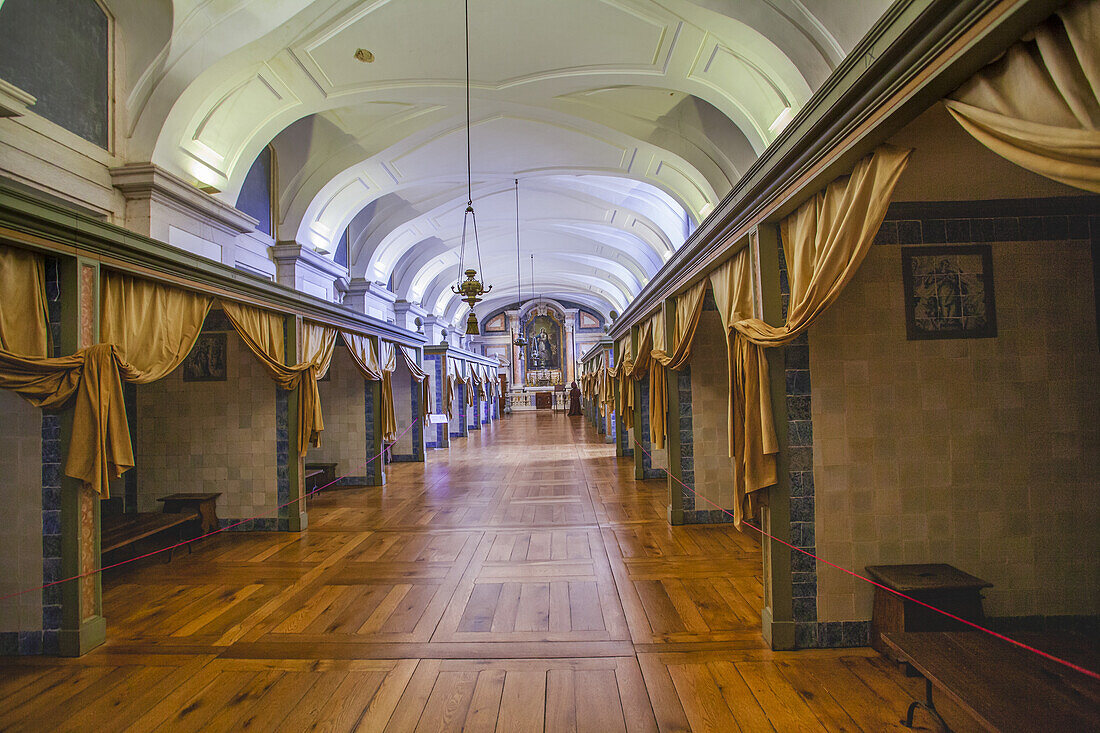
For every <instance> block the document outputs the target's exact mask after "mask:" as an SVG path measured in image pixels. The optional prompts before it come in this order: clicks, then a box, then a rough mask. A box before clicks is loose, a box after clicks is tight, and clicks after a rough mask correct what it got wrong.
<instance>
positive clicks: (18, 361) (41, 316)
mask: <svg viewBox="0 0 1100 733" xmlns="http://www.w3.org/2000/svg"><path fill="white" fill-rule="evenodd" d="M7 249H8V248H0V284H2V285H3V287H4V296H5V297H4V301H3V304H2V305H0V343H2V344H4V348H3V349H0V388H4V389H11V390H14V391H16V392H18V393H20V394H21V395H23V397H25V398H26V399H27V400H28V401H30V402H31V403H32V404H34V405H36V406H38V407H41V408H43V409H60V408H62V407H64V406H66V405H67V404H69V403H70V401H71V402H72V406H73V427H72V436H71V438H70V441H69V448H68V453H67V456H66V459H65V469H64V470H65V474H66V475H67V476H71V477H73V478H76V479H79V480H80V481H81V482H83V483H84V484H86V485H88V486H89V487H90V488H91V489H92V490H94V491H96V492H97V493H98V494H99V495H100V496H101V497H103V498H107V496H108V493H109V491H108V482H109V480H110V479H111V478H112V477H115V478H117V477H118V476H121V475H122V474H123V473H124V472H125V471H126V470H128V469H130V468H132V467H133V466H134V454H133V447H132V444H131V442H130V431H129V427H128V425H127V423H126V408H125V403H124V401H123V397H122V380H126V381H128V382H136V383H143V384H144V383H147V382H151V381H154V380H156V379H160V378H161V377H163V376H165V375H167V374H168V373H170V372H171V371H172V370H174V369H175V368H176V367H178V366H179V364H180V363H181V362H182V361H183V359H184V358H185V357H186V356H187V353H188V352H189V351H190V350H191V347H192V346H193V345H194V342H195V339H196V338H197V337H198V333H199V331H200V330H201V328H202V322H203V319H204V318H205V317H206V312H207V311H208V310H209V308H210V299H209V298H207V297H205V296H201V295H198V294H195V293H191V292H188V291H185V290H180V289H178V288H173V287H170V286H166V285H162V284H159V283H154V282H150V281H147V280H141V279H137V278H132V277H130V276H127V275H122V274H119V273H114V272H110V271H107V270H104V271H103V276H102V283H101V288H100V292H101V302H100V314H101V318H100V333H101V340H102V341H103V342H104V343H101V344H98V345H96V346H92V347H89V348H85V349H81V350H80V351H78V352H76V353H75V354H72V355H70V356H65V357H61V358H56V359H51V358H46V353H47V344H48V339H47V338H46V337H45V335H44V333H43V332H44V331H45V329H46V320H45V302H46V295H45V286H44V283H45V280H44V264H43V262H44V261H43V259H42V257H41V256H40V255H37V254H35V253H30V252H19V253H15V254H12V253H11V252H8V251H6V250H7ZM20 314H22V315H20ZM16 316H18V318H17V317H16ZM9 346H10V347H13V348H9ZM15 349H18V350H20V351H22V352H24V353H23V354H17V353H12V352H13V350H15ZM26 352H36V353H26ZM128 360H132V361H133V362H135V363H136V366H132V365H131V363H129V362H128Z"/></svg>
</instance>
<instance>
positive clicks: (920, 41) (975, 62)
mask: <svg viewBox="0 0 1100 733" xmlns="http://www.w3.org/2000/svg"><path fill="white" fill-rule="evenodd" d="M1060 5H1061V3H1060V2H1058V1H1057V0H905V1H903V2H896V3H894V5H892V6H891V7H890V9H889V10H887V12H886V14H885V15H883V17H882V18H880V19H879V21H878V22H877V23H876V24H875V25H874V26H873V27H872V28H871V30H870V31H869V32H868V33H867V34H866V35H865V36H864V38H863V39H862V40H861V41H860V43H859V44H858V45H857V46H856V47H855V48H854V49H853V50H852V52H851V53H850V54H849V55H848V56H847V57H845V59H844V61H843V62H842V63H841V64H840V65H839V66H838V67H837V68H836V69H835V70H834V71H833V73H832V74H831V75H830V76H829V78H828V79H826V80H825V82H824V83H823V84H822V85H821V87H820V88H819V89H818V90H817V91H816V92H814V94H813V96H812V97H811V98H810V100H809V101H808V102H807V103H806V105H805V106H804V107H803V108H802V109H801V110H800V111H799V113H798V114H797V115H796V116H795V118H794V120H792V121H791V123H790V124H789V125H788V126H787V128H786V129H785V130H784V131H783V132H782V133H781V134H780V135H779V137H778V138H776V140H775V141H774V142H773V143H772V144H771V145H769V146H768V148H767V149H766V150H765V151H764V152H763V153H762V154H761V156H760V157H759V158H758V159H757V160H756V162H755V163H754V164H753V165H752V167H750V168H749V170H748V171H747V172H746V173H745V175H744V176H742V178H741V179H740V180H738V182H737V183H736V184H735V185H734V187H733V190H731V191H730V193H729V194H728V195H727V196H726V197H725V198H724V199H723V200H722V202H721V203H720V204H719V205H718V206H717V207H716V208H715V210H714V212H712V213H711V215H710V216H708V217H707V218H706V219H705V220H704V221H703V222H702V223H701V224H700V225H699V227H698V228H697V229H696V230H695V232H693V233H692V235H691V236H690V237H689V238H688V240H687V241H686V242H685V243H684V245H683V246H682V247H681V248H680V249H679V250H677V251H676V253H675V254H673V256H672V257H671V258H670V259H669V261H668V262H666V263H665V264H664V266H663V267H662V268H661V269H660V270H659V271H658V272H657V274H656V275H655V276H654V277H653V278H652V279H651V280H650V281H649V283H647V284H646V286H645V287H644V288H642V290H641V292H639V293H638V295H637V296H636V297H635V298H634V299H633V300H632V301H631V302H630V304H629V305H628V306H627V307H626V309H625V310H624V311H623V313H622V315H621V316H619V318H618V319H616V321H615V323H614V324H613V325H612V328H611V330H610V335H611V336H612V337H613V338H619V337H621V336H622V335H623V334H624V333H627V332H628V331H629V329H630V328H631V327H632V326H633V325H635V324H636V323H638V322H639V321H642V320H644V319H645V318H646V317H648V316H649V315H651V314H652V313H653V311H655V310H656V309H657V308H659V307H660V305H661V303H662V301H663V300H664V299H665V298H668V297H671V296H673V295H676V294H677V293H679V292H682V291H683V290H684V289H686V288H687V287H689V286H690V285H691V284H692V283H694V282H697V281H698V280H699V278H700V277H702V276H703V275H705V274H706V273H707V272H708V271H709V270H711V269H713V268H714V267H715V266H716V265H718V264H719V263H720V262H722V261H723V260H724V259H726V258H727V257H728V256H729V255H731V254H733V253H734V252H735V251H736V250H737V249H739V248H740V247H742V246H744V238H745V237H746V236H747V235H748V234H749V232H750V231H751V230H752V228H753V227H755V226H757V225H758V224H760V223H761V222H764V221H773V220H777V219H778V218H780V217H782V216H784V215H786V214H787V213H789V212H790V211H791V210H793V209H794V207H795V206H796V205H797V204H798V203H800V202H801V201H802V200H803V199H804V198H805V197H806V196H807V195H808V194H809V193H812V192H813V191H816V190H817V189H819V188H820V187H822V186H823V185H825V184H826V183H828V182H829V181H830V180H832V179H833V178H836V177H837V176H840V175H843V173H845V172H846V171H847V170H848V169H850V168H851V166H852V165H853V164H854V163H855V161H856V160H858V159H859V158H860V157H861V156H863V155H866V154H867V153H868V152H870V151H871V150H872V149H873V148H874V147H875V145H878V144H879V143H881V142H882V141H883V140H885V139H886V138H888V137H889V136H890V135H891V134H892V133H893V132H894V131H895V130H897V129H899V128H901V127H902V126H903V125H904V124H906V123H907V122H908V121H909V120H911V119H913V118H914V117H916V116H917V114H919V113H920V112H921V111H923V110H925V109H927V108H928V106H929V105H931V104H933V103H935V102H936V101H937V100H939V99H940V98H942V97H943V96H944V95H946V94H949V93H950V92H951V91H952V90H953V89H955V88H956V87H957V86H958V85H959V84H961V83H962V82H963V81H965V80H966V79H967V78H969V77H970V76H972V75H973V74H974V72H976V71H977V70H978V69H980V68H981V67H982V66H983V65H985V64H986V63H988V62H989V60H990V59H992V58H993V57H995V56H996V55H997V54H998V53H1000V52H1002V51H1003V50H1004V49H1005V48H1007V47H1008V46H1009V45H1010V44H1011V43H1013V42H1014V41H1015V40H1017V39H1018V38H1019V37H1020V36H1021V35H1023V33H1024V32H1025V31H1027V30H1028V29H1029V28H1031V27H1033V26H1034V25H1035V24H1036V23H1038V22H1039V21H1041V20H1042V19H1043V18H1045V17H1046V16H1048V15H1049V14H1050V13H1051V12H1053V11H1054V10H1056V9H1057V8H1058V7H1059V6H1060Z"/></svg>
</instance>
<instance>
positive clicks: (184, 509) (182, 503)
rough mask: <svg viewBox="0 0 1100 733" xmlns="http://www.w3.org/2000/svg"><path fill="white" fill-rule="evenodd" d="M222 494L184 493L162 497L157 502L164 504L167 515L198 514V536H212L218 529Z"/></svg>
mask: <svg viewBox="0 0 1100 733" xmlns="http://www.w3.org/2000/svg"><path fill="white" fill-rule="evenodd" d="M221 495H222V494H221V492H220V491H219V492H217V493H209V494H200V493H184V494H169V495H168V496H162V497H160V498H158V499H157V501H159V502H161V503H162V504H164V506H163V507H162V508H161V509H162V511H163V512H164V513H165V514H198V515H199V531H198V534H210V533H211V532H213V531H214V530H216V529H217V528H218V497H219V496H221Z"/></svg>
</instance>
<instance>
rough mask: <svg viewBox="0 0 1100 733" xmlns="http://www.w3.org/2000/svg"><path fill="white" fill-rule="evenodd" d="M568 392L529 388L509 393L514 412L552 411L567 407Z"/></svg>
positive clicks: (555, 389)
mask: <svg viewBox="0 0 1100 733" xmlns="http://www.w3.org/2000/svg"><path fill="white" fill-rule="evenodd" d="M565 399H566V392H565V390H564V389H562V388H561V387H560V386H558V387H549V386H548V387H528V388H526V389H514V390H512V391H511V392H509V393H508V401H509V402H510V404H511V407H512V409H513V410H519V411H524V410H551V409H555V408H560V407H563V406H564V405H565Z"/></svg>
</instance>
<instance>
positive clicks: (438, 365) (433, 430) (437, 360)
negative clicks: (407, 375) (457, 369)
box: [424, 354, 447, 448]
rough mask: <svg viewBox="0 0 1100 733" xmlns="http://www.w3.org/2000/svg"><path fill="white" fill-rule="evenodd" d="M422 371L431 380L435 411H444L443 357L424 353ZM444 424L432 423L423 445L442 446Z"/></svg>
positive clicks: (428, 446) (430, 446)
mask: <svg viewBox="0 0 1100 733" xmlns="http://www.w3.org/2000/svg"><path fill="white" fill-rule="evenodd" d="M424 362H425V364H424V366H425V367H426V369H425V370H424V371H426V372H428V374H429V375H430V377H431V380H432V398H433V400H434V401H435V407H436V413H437V414H438V413H441V412H446V406H445V405H444V404H443V359H442V357H441V356H440V355H439V354H425V355H424ZM446 429H447V426H446V425H432V426H431V427H430V428H429V429H428V434H427V436H426V437H425V441H424V447H426V448H442V447H443V443H444V431H445V430H446Z"/></svg>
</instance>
